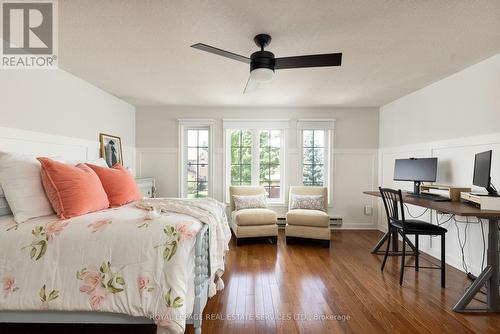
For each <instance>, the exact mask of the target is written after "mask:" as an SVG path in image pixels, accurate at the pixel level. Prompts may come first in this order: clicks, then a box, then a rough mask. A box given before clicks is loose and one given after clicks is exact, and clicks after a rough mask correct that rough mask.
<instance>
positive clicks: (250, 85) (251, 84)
mask: <svg viewBox="0 0 500 334" xmlns="http://www.w3.org/2000/svg"><path fill="white" fill-rule="evenodd" d="M259 86H260V84H259V83H258V82H256V81H255V80H252V76H249V77H248V81H247V84H246V85H245V89H244V90H243V94H247V93H250V92H253V91H256V90H257V88H259Z"/></svg>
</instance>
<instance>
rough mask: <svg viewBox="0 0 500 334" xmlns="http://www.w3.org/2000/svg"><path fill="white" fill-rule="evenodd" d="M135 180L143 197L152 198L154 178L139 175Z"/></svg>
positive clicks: (154, 189) (154, 190)
mask: <svg viewBox="0 0 500 334" xmlns="http://www.w3.org/2000/svg"><path fill="white" fill-rule="evenodd" d="M135 182H137V186H139V189H140V190H141V194H142V196H143V197H147V198H154V197H155V192H156V188H155V179H154V178H152V177H141V178H137V179H135Z"/></svg>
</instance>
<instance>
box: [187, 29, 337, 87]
mask: <svg viewBox="0 0 500 334" xmlns="http://www.w3.org/2000/svg"><path fill="white" fill-rule="evenodd" d="M253 40H254V41H255V44H257V46H258V47H260V51H257V52H254V53H252V55H251V56H250V58H248V57H245V56H241V55H239V54H236V53H233V52H229V51H225V50H222V49H219V48H216V47H213V46H210V45H206V44H203V43H196V44H193V45H191V47H192V48H195V49H198V50H202V51H206V52H210V53H213V54H216V55H219V56H222V57H226V58H230V59H233V60H237V61H241V62H243V63H247V64H250V77H249V78H248V81H247V84H246V86H245V90H244V91H243V93H247V92H250V91H252V90H255V89H256V88H257V87H258V86H259V84H261V83H265V82H269V81H271V80H272V79H273V77H274V71H275V70H283V69H289V68H303V67H323V66H340V65H341V64H342V53H325V54H316V55H307V56H294V57H283V58H275V57H274V53H272V52H269V51H264V48H265V47H266V46H268V45H269V44H270V43H271V36H269V35H268V34H258V35H257V36H255V37H254V39H253Z"/></svg>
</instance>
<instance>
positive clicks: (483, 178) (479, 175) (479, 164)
mask: <svg viewBox="0 0 500 334" xmlns="http://www.w3.org/2000/svg"><path fill="white" fill-rule="evenodd" d="M492 153H493V151H491V150H489V151H486V152H481V153H478V154H476V158H475V160H474V178H473V181H472V183H473V184H474V185H475V186H478V187H484V188H486V190H487V191H488V195H489V196H498V193H497V191H496V189H495V188H494V187H493V186H492V185H491V176H490V173H491V156H492Z"/></svg>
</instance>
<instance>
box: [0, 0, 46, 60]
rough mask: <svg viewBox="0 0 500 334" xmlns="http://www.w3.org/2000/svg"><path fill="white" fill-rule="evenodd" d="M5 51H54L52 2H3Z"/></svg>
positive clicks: (12, 52)
mask: <svg viewBox="0 0 500 334" xmlns="http://www.w3.org/2000/svg"><path fill="white" fill-rule="evenodd" d="M2 32H3V33H2V37H3V54H39V55H42V54H52V51H53V40H52V33H53V4H52V3H50V2H32V3H26V2H22V3H20V2H4V3H2Z"/></svg>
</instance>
